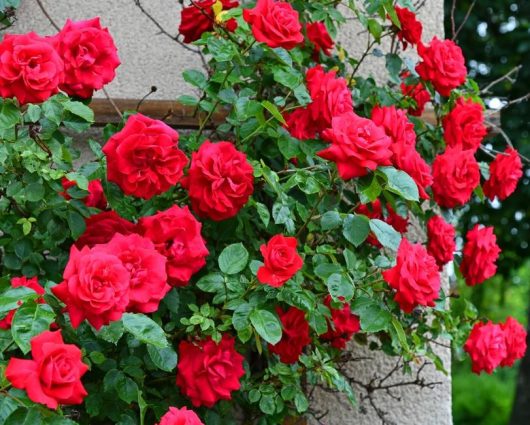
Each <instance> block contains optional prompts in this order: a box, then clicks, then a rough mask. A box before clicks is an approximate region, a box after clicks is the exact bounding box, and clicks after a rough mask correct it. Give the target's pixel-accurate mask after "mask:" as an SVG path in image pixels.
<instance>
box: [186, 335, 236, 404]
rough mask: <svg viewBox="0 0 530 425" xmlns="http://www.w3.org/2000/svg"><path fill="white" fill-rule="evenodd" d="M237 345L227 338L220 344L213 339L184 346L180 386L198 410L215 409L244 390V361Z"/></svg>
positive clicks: (224, 337)
mask: <svg viewBox="0 0 530 425" xmlns="http://www.w3.org/2000/svg"><path fill="white" fill-rule="evenodd" d="M234 343H235V340H234V338H233V337H231V336H229V335H227V334H224V335H223V337H222V339H221V341H220V342H219V344H217V343H215V342H214V341H213V340H212V338H211V337H207V338H206V339H204V340H202V341H197V342H188V341H181V342H180V345H179V364H178V372H177V385H178V387H179V388H180V391H181V392H182V393H183V394H184V395H185V396H187V397H188V398H189V399H190V400H191V403H192V404H193V405H194V406H195V407H199V406H206V407H212V406H213V405H214V404H215V403H216V402H217V401H219V400H230V399H231V398H232V392H233V391H237V390H238V389H239V387H240V386H241V384H240V382H239V380H240V379H241V377H242V376H243V375H244V374H245V370H244V369H243V360H244V358H243V356H242V355H241V354H239V353H238V352H237V351H236V349H235V348H234Z"/></svg>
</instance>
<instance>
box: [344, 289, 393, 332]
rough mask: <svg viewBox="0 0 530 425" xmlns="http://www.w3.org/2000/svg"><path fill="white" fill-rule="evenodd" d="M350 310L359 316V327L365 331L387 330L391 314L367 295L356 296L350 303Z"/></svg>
mask: <svg viewBox="0 0 530 425" xmlns="http://www.w3.org/2000/svg"><path fill="white" fill-rule="evenodd" d="M351 311H352V312H353V313H355V314H356V315H358V316H359V318H360V322H361V329H362V330H363V331H365V332H380V331H383V330H388V328H389V326H390V323H391V322H392V315H391V314H390V312H389V311H388V310H386V309H384V308H383V307H382V306H381V305H380V304H379V303H378V302H377V301H376V300H374V299H372V298H368V297H363V296H361V297H357V298H355V300H353V302H352V303H351Z"/></svg>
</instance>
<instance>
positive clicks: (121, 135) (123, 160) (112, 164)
mask: <svg viewBox="0 0 530 425" xmlns="http://www.w3.org/2000/svg"><path fill="white" fill-rule="evenodd" d="M178 141H179V135H178V133H177V132H176V131H175V130H173V129H172V128H171V127H169V126H168V125H166V124H164V123H163V122H162V121H159V120H153V119H151V118H148V117H146V116H145V115H142V114H135V115H131V116H130V117H129V119H128V120H127V123H126V124H125V127H123V129H122V130H121V131H119V132H118V133H116V134H114V135H113V136H112V137H111V138H110V139H109V140H108V142H107V143H106V144H105V146H104V147H103V153H104V154H105V155H106V157H107V178H108V180H109V181H111V182H114V183H116V184H117V185H118V186H120V188H121V189H122V190H123V193H125V194H126V195H134V196H137V197H139V198H143V199H150V198H152V197H153V196H155V195H160V194H161V193H164V192H165V191H167V190H168V189H169V188H170V187H172V186H174V185H176V184H177V183H178V182H179V180H180V178H181V177H182V174H183V171H184V167H185V166H186V165H187V164H188V159H187V158H186V155H184V152H182V151H181V150H180V149H179V147H178Z"/></svg>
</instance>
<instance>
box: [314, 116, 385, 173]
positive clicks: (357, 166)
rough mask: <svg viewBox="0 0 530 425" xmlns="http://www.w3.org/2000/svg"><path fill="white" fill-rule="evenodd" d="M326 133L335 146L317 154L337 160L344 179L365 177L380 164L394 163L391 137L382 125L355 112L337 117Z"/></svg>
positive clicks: (324, 134)
mask: <svg viewBox="0 0 530 425" xmlns="http://www.w3.org/2000/svg"><path fill="white" fill-rule="evenodd" d="M322 136H323V138H324V140H326V141H328V142H330V143H331V146H330V147H328V148H326V149H324V150H322V151H320V152H318V154H317V155H318V156H320V157H321V158H324V159H327V160H330V161H333V162H335V163H336V164H337V168H338V170H339V175H340V177H341V178H342V179H343V180H349V179H352V178H354V177H362V176H365V175H367V174H368V170H375V169H376V168H377V167H378V166H379V165H390V158H391V157H392V151H391V150H390V146H391V144H392V140H391V139H390V137H388V136H387V135H386V134H385V130H384V129H383V128H382V127H380V126H378V125H376V124H375V123H374V122H373V121H371V120H369V119H367V118H361V117H360V116H358V115H357V114H355V113H354V112H349V113H346V114H343V115H341V116H338V117H335V118H333V120H332V122H331V128H330V129H327V130H325V131H324V132H323V134H322Z"/></svg>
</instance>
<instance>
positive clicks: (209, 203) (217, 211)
mask: <svg viewBox="0 0 530 425" xmlns="http://www.w3.org/2000/svg"><path fill="white" fill-rule="evenodd" d="M182 185H183V186H184V187H186V189H187V190H188V193H189V196H190V200H191V205H192V207H193V210H194V211H195V212H196V213H197V214H198V215H199V216H201V217H207V218H210V219H212V220H215V221H222V220H226V219H227V218H230V217H234V216H235V215H236V214H237V213H238V212H239V210H240V209H241V208H243V206H244V205H245V204H246V203H247V201H248V198H249V197H250V195H252V192H253V191H254V170H253V168H252V166H251V165H250V163H249V162H248V161H247V156H246V155H245V154H244V153H242V152H239V151H238V150H237V149H236V148H235V147H234V145H233V144H232V143H231V142H218V143H211V142H210V141H209V140H206V141H205V142H204V143H203V144H202V145H201V147H200V148H199V150H198V151H197V152H194V153H193V154H192V157H191V166H190V169H189V171H188V176H187V177H186V178H185V179H183V181H182Z"/></svg>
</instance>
